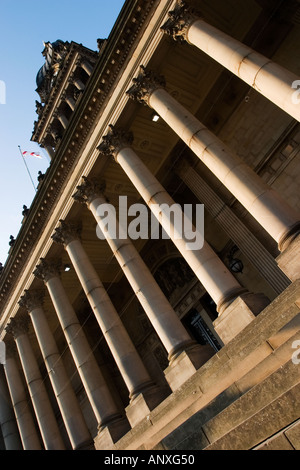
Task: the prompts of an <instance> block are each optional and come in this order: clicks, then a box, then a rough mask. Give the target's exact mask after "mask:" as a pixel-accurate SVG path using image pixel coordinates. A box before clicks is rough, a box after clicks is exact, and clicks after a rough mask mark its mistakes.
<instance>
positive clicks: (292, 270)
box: [276, 235, 300, 282]
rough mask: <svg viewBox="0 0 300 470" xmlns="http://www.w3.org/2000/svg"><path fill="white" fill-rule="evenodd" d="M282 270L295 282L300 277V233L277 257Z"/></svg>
mask: <svg viewBox="0 0 300 470" xmlns="http://www.w3.org/2000/svg"><path fill="white" fill-rule="evenodd" d="M276 261H277V264H278V266H279V268H280V269H281V271H282V272H284V274H285V275H286V276H287V277H288V278H289V279H290V280H291V281H292V282H293V281H296V279H300V235H298V236H297V237H296V238H295V239H294V240H293V241H292V242H291V243H290V244H289V246H288V247H287V248H286V249H285V250H284V251H283V252H282V253H281V254H280V255H279V256H278V257H277V258H276Z"/></svg>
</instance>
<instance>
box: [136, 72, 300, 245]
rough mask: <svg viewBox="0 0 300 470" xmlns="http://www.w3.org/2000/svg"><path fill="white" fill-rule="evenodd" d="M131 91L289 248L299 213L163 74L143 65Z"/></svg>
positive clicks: (297, 228) (299, 225) (298, 224)
mask: <svg viewBox="0 0 300 470" xmlns="http://www.w3.org/2000/svg"><path fill="white" fill-rule="evenodd" d="M128 94H129V96H131V97H132V98H133V99H137V100H139V101H140V102H143V103H144V104H145V103H146V104H148V105H149V106H150V107H151V108H153V109H154V110H155V111H156V112H157V113H158V114H159V115H160V116H161V117H162V118H163V119H164V121H165V122H166V123H167V124H168V125H169V126H170V127H171V129H173V131H174V132H176V133H177V135H178V136H179V137H180V138H181V139H182V140H183V141H184V142H185V143H186V144H187V145H188V146H189V147H190V149H191V150H192V151H193V152H194V153H195V154H196V155H197V156H198V157H199V159H200V160H201V161H202V162H203V163H204V164H205V165H206V166H207V167H208V168H209V169H210V170H211V171H212V173H213V174H214V175H215V176H216V177H217V178H218V179H219V180H220V181H221V182H222V183H223V184H224V185H225V187H226V188H227V189H228V190H229V191H230V192H231V193H232V194H233V195H234V196H235V197H236V198H237V200H238V201H240V203H241V204H242V205H243V206H244V207H245V208H246V209H247V210H248V211H249V212H250V214H252V216H253V217H254V218H255V219H256V220H257V221H258V222H259V223H260V224H261V225H262V227H264V229H265V230H266V231H267V232H268V233H269V234H270V235H271V237H273V238H274V240H276V241H277V243H278V246H279V249H280V250H283V249H285V247H286V246H287V245H288V244H289V242H290V241H292V240H293V239H294V238H295V236H296V234H298V233H299V231H300V216H299V214H298V213H297V212H296V211H295V210H294V209H293V208H291V207H290V206H289V205H288V204H287V203H286V202H285V201H284V200H283V199H282V198H281V196H280V195H279V194H278V193H277V192H276V191H275V190H274V189H273V188H271V187H270V186H268V185H267V184H266V183H265V182H264V181H263V180H262V179H261V178H260V177H259V176H258V175H257V174H256V173H255V172H254V171H253V170H252V169H251V168H250V167H249V166H248V165H247V164H246V163H245V162H244V161H243V160H241V159H240V158H239V157H238V156H237V155H236V154H235V153H234V152H233V151H231V149H230V148H228V147H227V146H226V145H225V144H224V143H223V142H222V141H221V140H220V139H219V138H218V137H217V136H215V135H214V134H213V133H212V132H210V131H209V130H208V129H207V128H206V127H205V126H204V124H202V123H201V122H200V121H198V119H196V118H195V117H194V116H193V115H192V114H191V113H190V112H189V111H188V110H186V109H185V108H184V106H182V105H181V104H180V103H178V102H177V101H176V100H175V99H174V98H173V97H172V96H171V95H170V94H169V93H168V92H167V91H166V90H165V89H164V79H163V77H159V76H156V75H155V74H154V73H152V72H147V71H145V69H144V68H142V72H141V74H140V75H139V76H138V77H137V78H136V79H135V80H134V85H133V87H131V89H130V90H128Z"/></svg>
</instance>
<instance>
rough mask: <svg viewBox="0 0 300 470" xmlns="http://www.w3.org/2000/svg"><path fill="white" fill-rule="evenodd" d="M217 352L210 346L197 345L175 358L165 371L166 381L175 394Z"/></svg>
mask: <svg viewBox="0 0 300 470" xmlns="http://www.w3.org/2000/svg"><path fill="white" fill-rule="evenodd" d="M214 354H215V350H214V349H213V348H212V347H211V346H210V345H208V344H207V345H205V346H202V345H200V344H196V345H194V346H191V347H190V348H188V349H187V350H185V351H183V352H182V353H181V354H179V355H178V356H177V357H176V358H174V359H173V360H172V361H171V362H170V365H169V366H168V367H167V368H166V369H165V370H164V374H165V378H166V381H167V382H168V384H169V386H170V388H171V390H172V391H173V392H174V391H175V390H177V389H178V388H179V387H180V386H181V385H182V384H183V383H184V382H186V381H187V380H188V379H189V378H190V377H191V376H192V375H194V373H195V372H196V371H197V370H198V369H200V367H201V366H203V364H205V363H206V362H207V361H208V360H209V359H210V358H211V357H212V356H213V355H214Z"/></svg>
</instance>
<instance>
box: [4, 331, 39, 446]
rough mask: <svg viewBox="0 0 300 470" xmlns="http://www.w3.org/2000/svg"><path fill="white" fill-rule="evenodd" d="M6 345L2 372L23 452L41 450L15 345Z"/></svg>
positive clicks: (9, 343)
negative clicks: (16, 356)
mask: <svg viewBox="0 0 300 470" xmlns="http://www.w3.org/2000/svg"><path fill="white" fill-rule="evenodd" d="M5 343H6V362H5V365H4V372H5V376H6V380H7V384H8V389H9V393H10V397H11V401H12V405H13V409H14V412H15V416H16V420H17V425H18V429H19V433H20V438H21V441H22V445H23V449H24V450H41V449H42V446H41V441H40V438H39V435H38V432H37V429H36V426H35V423H34V419H33V417H32V413H31V410H30V407H29V403H28V399H27V396H26V391H25V388H24V385H23V380H22V378H21V374H20V372H19V368H18V365H17V362H16V358H15V349H16V348H15V345H14V344H12V343H11V342H10V341H7V340H6V341H5Z"/></svg>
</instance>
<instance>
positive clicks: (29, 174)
mask: <svg viewBox="0 0 300 470" xmlns="http://www.w3.org/2000/svg"><path fill="white" fill-rule="evenodd" d="M18 147H19V150H20V154H21V157H22V159H23V162H24V164H25V166H26V170H27V173H28V175H29V178H30V179H31V182H32V186H33V187H34V190H35V192H37V189H36V187H35V185H34V182H33V179H32V177H31V174H30V171H29V168H28V166H27V163H26V161H25V158H24V155H23V153H22V150H21V147H20V145H18Z"/></svg>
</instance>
